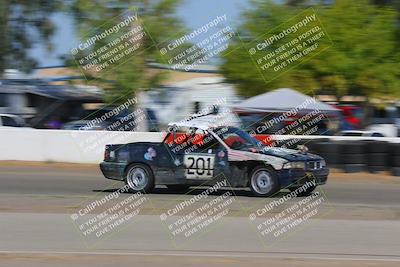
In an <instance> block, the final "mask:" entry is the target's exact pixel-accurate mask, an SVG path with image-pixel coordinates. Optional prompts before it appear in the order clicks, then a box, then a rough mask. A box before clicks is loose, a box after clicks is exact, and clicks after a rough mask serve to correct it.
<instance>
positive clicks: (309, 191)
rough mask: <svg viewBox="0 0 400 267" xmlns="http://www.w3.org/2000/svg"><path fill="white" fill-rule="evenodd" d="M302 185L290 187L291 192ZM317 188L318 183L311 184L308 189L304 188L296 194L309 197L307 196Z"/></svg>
mask: <svg viewBox="0 0 400 267" xmlns="http://www.w3.org/2000/svg"><path fill="white" fill-rule="evenodd" d="M300 187H301V186H299V187H290V188H289V190H290V192H294V191H296V190H297V189H299V188H300ZM315 188H317V186H316V185H313V186H310V187H308V188H307V189H306V190H302V191H301V192H299V193H297V194H296V196H297V197H307V196H309V195H311V194H312V192H313V191H314V190H315Z"/></svg>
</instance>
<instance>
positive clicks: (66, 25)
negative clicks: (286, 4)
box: [30, 0, 249, 67]
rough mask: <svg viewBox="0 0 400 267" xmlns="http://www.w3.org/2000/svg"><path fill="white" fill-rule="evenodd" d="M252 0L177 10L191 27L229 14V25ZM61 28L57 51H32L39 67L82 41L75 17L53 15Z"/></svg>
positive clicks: (208, 0) (188, 1)
mask: <svg viewBox="0 0 400 267" xmlns="http://www.w3.org/2000/svg"><path fill="white" fill-rule="evenodd" d="M248 1H249V0H184V2H183V4H182V5H181V6H180V7H179V9H178V10H177V16H178V17H180V18H181V19H182V21H183V22H184V23H185V24H186V25H187V27H188V28H189V29H196V28H197V27H199V26H202V25H203V24H205V23H207V22H208V21H210V20H211V19H213V18H215V17H216V16H221V15H224V14H226V15H227V18H228V23H229V25H232V26H234V25H237V24H238V21H239V17H240V13H241V11H243V10H244V9H245V8H246V6H247V3H248ZM52 20H53V21H54V23H55V25H56V28H57V31H56V32H55V34H54V36H53V37H52V44H53V51H51V52H49V51H47V49H46V48H45V46H43V45H42V44H40V43H38V44H35V45H34V47H33V48H32V49H31V51H30V54H31V55H32V56H33V57H34V58H35V59H36V60H37V61H38V63H39V66H41V67H44V66H55V65H60V64H62V61H61V60H59V59H58V58H59V57H60V56H62V55H63V54H67V53H69V51H70V50H71V48H73V47H74V46H76V44H77V43H78V36H76V34H75V32H74V28H73V20H72V18H71V17H69V16H68V15H67V14H63V13H57V14H54V15H53V16H52Z"/></svg>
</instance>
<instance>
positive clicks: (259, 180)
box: [249, 166, 280, 197]
mask: <svg viewBox="0 0 400 267" xmlns="http://www.w3.org/2000/svg"><path fill="white" fill-rule="evenodd" d="M249 186H250V190H251V192H252V193H253V195H254V196H258V197H269V196H272V195H273V194H275V193H276V192H278V191H279V190H280V185H279V180H278V176H277V175H276V173H275V171H274V170H273V169H272V168H269V167H265V166H259V167H256V168H254V169H253V171H252V172H251V173H250V177H249Z"/></svg>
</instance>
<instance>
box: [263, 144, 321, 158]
mask: <svg viewBox="0 0 400 267" xmlns="http://www.w3.org/2000/svg"><path fill="white" fill-rule="evenodd" d="M255 153H259V154H263V155H269V156H275V157H280V158H283V159H286V160H288V161H306V160H321V159H322V158H321V157H320V156H318V155H315V154H311V153H302V152H300V151H299V150H294V149H287V148H280V147H263V148H262V149H260V150H258V151H257V152H255Z"/></svg>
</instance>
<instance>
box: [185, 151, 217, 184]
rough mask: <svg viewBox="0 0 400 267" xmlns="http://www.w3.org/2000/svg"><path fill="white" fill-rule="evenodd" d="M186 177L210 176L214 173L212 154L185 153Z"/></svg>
mask: <svg viewBox="0 0 400 267" xmlns="http://www.w3.org/2000/svg"><path fill="white" fill-rule="evenodd" d="M184 163H185V167H186V178H188V179H195V178H212V177H213V173H214V156H208V155H207V156H194V155H187V156H185V158H184Z"/></svg>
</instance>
